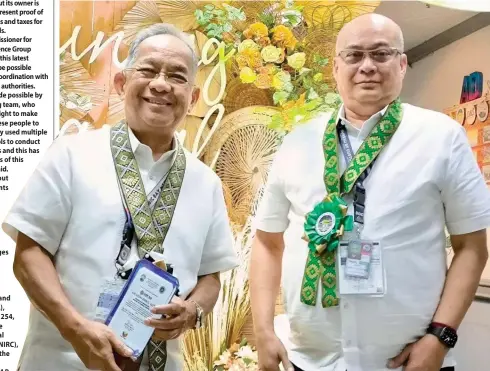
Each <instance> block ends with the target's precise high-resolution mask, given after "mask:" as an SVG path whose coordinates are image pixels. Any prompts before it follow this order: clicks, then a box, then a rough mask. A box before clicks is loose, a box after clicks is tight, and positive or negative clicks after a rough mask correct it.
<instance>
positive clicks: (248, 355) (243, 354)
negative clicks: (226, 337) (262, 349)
mask: <svg viewBox="0 0 490 371" xmlns="http://www.w3.org/2000/svg"><path fill="white" fill-rule="evenodd" d="M236 354H237V356H238V357H240V358H243V359H249V360H251V361H253V362H258V358H257V352H255V351H254V350H253V349H252V348H251V347H250V346H249V345H245V346H243V347H241V348H240V349H239V350H238V352H237V353H236Z"/></svg>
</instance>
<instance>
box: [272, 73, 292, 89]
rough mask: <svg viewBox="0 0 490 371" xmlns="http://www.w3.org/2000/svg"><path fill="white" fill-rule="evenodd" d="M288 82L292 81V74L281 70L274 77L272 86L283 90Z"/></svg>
mask: <svg viewBox="0 0 490 371" xmlns="http://www.w3.org/2000/svg"><path fill="white" fill-rule="evenodd" d="M288 82H291V75H290V74H289V72H286V71H279V72H278V73H276V74H275V75H274V77H273V78H272V87H273V88H274V89H276V90H282V89H283V88H284V86H285V85H286V84H287V83H288Z"/></svg>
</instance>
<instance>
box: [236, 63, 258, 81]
mask: <svg viewBox="0 0 490 371" xmlns="http://www.w3.org/2000/svg"><path fill="white" fill-rule="evenodd" d="M256 79H257V74H256V73H255V72H254V70H252V69H251V68H249V67H244V68H242V70H241V71H240V80H242V82H243V83H245V84H251V83H252V82H254V81H255V80H256Z"/></svg>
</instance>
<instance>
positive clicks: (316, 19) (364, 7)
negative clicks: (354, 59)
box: [294, 0, 381, 31]
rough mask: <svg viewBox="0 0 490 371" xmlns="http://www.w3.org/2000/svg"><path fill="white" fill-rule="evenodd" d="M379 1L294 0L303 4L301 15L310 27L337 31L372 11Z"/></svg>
mask: <svg viewBox="0 0 490 371" xmlns="http://www.w3.org/2000/svg"><path fill="white" fill-rule="evenodd" d="M380 2H381V1H379V0H378V1H377V0H373V1H335V0H330V1H295V2H294V4H295V5H297V6H304V9H303V15H304V17H305V20H306V22H307V24H308V25H309V26H310V27H313V28H316V27H320V28H329V29H331V30H336V31H339V30H340V29H341V28H342V26H343V25H344V24H346V23H347V22H350V21H352V20H353V19H354V18H356V17H358V16H360V15H363V14H367V13H372V12H373V11H374V10H375V9H376V8H377V7H378V5H379V4H380Z"/></svg>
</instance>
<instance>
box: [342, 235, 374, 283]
mask: <svg viewBox="0 0 490 371" xmlns="http://www.w3.org/2000/svg"><path fill="white" fill-rule="evenodd" d="M372 253H373V243H372V242H371V241H359V240H354V241H349V245H348V246H347V258H346V262H345V274H346V275H347V276H350V277H356V278H364V279H367V278H369V273H370V268H371V256H372Z"/></svg>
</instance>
